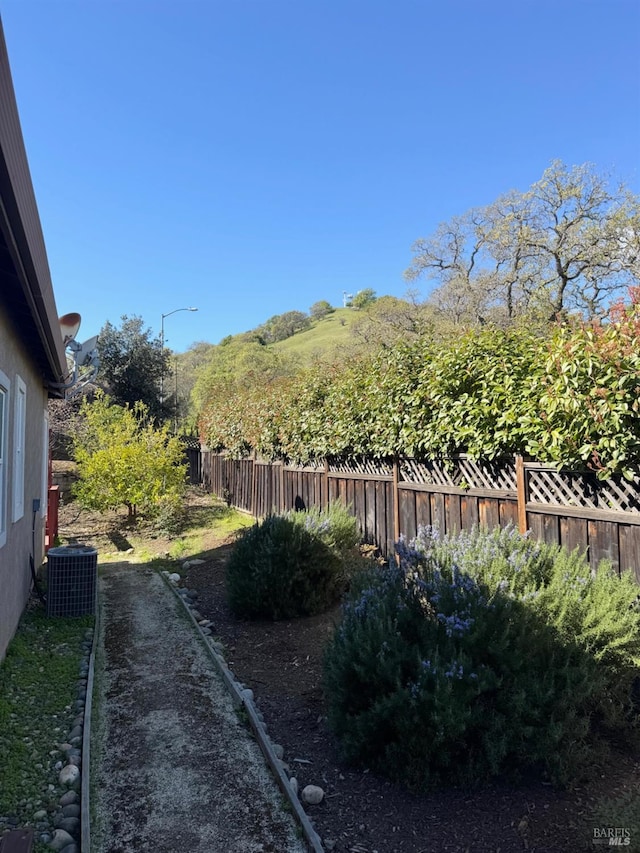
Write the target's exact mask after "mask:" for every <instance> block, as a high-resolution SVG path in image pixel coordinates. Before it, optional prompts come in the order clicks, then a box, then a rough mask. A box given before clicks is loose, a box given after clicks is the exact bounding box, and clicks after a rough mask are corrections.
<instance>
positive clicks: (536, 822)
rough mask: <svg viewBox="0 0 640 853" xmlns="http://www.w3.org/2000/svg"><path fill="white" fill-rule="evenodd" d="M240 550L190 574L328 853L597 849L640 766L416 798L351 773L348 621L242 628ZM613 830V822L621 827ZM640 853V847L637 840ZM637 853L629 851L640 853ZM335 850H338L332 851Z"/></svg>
mask: <svg viewBox="0 0 640 853" xmlns="http://www.w3.org/2000/svg"><path fill="white" fill-rule="evenodd" d="M230 547H231V545H230V544H228V543H227V544H224V545H222V546H220V547H219V548H217V549H216V550H215V551H214V552H213V558H212V559H209V560H208V561H207V562H206V563H204V564H201V565H198V566H194V567H192V568H190V569H189V570H188V573H187V574H186V577H185V579H184V583H185V585H186V586H187V587H188V588H190V589H194V590H197V592H198V594H199V605H198V609H199V610H200V612H201V613H202V615H203V616H204V617H206V618H208V619H210V620H211V621H212V622H213V624H214V627H213V633H214V635H215V636H216V637H219V638H220V639H221V641H222V642H223V644H224V646H225V657H226V659H227V663H228V664H229V666H230V668H231V669H232V671H233V672H234V673H235V675H236V677H237V678H239V679H240V680H241V681H242V682H244V683H245V684H246V685H247V686H249V687H251V688H252V689H253V691H254V693H255V696H256V701H257V705H258V707H259V708H260V710H261V711H262V712H263V714H264V717H265V721H266V724H267V726H268V729H269V732H270V734H271V736H272V738H273V739H274V740H275V741H276V742H278V743H280V744H282V745H283V747H284V749H285V761H287V762H288V763H289V764H290V766H291V768H292V769H293V768H295V774H296V776H297V778H298V781H299V783H300V787H301V788H302V787H303V786H304V785H307V784H316V785H320V786H321V787H322V788H323V789H324V790H325V792H326V796H325V799H324V801H323V802H322V803H321V804H320V805H318V806H308V807H307V811H308V813H309V815H310V817H311V818H312V819H313V821H314V824H315V826H316V829H317V831H318V832H319V834H320V836H321V838H322V839H323V840H324V842H325V844H326V845H327V848H328V849H335V850H337V851H340V853H343V851H344V852H345V853H346V851H349V853H376V851H377V853H432V851H452V852H453V851H459V852H460V853H462V851H469V853H476V851H477V853H480V851H487V852H488V851H491V853H511V851H514V852H515V851H522V850H528V851H539V852H540V853H542V851H545V853H556V851H558V853H559V851H568V850H569V851H579V850H594V849H597V848H596V847H595V845H594V843H593V836H594V827H595V826H596V825H597V824H596V819H595V816H594V809H595V806H596V804H597V802H598V800H599V799H600V798H602V797H607V796H610V795H612V794H613V793H614V792H616V791H621V790H627V789H628V788H629V787H630V786H631V787H635V786H637V780H638V778H640V777H639V776H638V770H640V756H637V755H629V754H626V753H625V751H624V750H622V749H621V750H618V751H617V752H616V753H615V754H614V755H613V756H612V757H611V759H610V760H609V761H607V762H606V764H604V765H602V766H598V767H595V766H594V768H593V774H592V775H593V778H592V779H590V780H589V782H588V783H586V784H584V785H581V786H578V787H575V788H574V789H572V790H571V791H558V790H556V789H554V788H553V787H551V786H550V785H548V784H545V783H544V782H543V781H541V780H539V779H532V780H527V781H526V782H523V783H522V784H521V785H520V786H518V787H515V786H514V785H513V784H507V783H506V782H496V783H494V784H492V785H489V786H486V787H483V788H482V789H481V790H461V789H458V788H455V789H452V788H447V789H442V790H438V791H437V792H431V793H428V794H423V795H417V794H413V793H410V792H408V791H407V790H405V789H404V788H402V787H400V786H398V785H394V784H392V783H390V782H389V781H387V780H385V779H383V778H379V777H377V776H375V775H373V774H372V773H369V772H367V771H366V770H365V771H364V772H363V771H362V770H361V769H354V768H351V767H347V766H345V764H344V763H343V762H342V761H341V759H340V756H339V750H338V744H337V742H336V740H335V738H334V737H333V735H332V733H331V731H330V729H329V728H328V726H327V722H326V708H325V703H324V698H323V691H322V656H323V650H324V647H325V644H326V641H327V638H328V637H329V635H330V633H331V632H332V631H333V630H334V626H335V624H336V622H337V620H338V619H339V616H340V613H339V609H338V608H336V609H335V610H333V611H331V612H329V613H326V614H323V615H321V616H315V617H311V618H305V619H297V620H292V621H288V622H276V623H274V622H262V621H260V622H243V621H238V620H236V619H235V618H234V617H233V616H232V614H231V613H230V611H229V609H228V607H227V603H226V597H225V587H224V578H225V563H226V559H227V556H228V554H229V551H230ZM612 820H613V816H612ZM635 841H636V842H639V843H640V838H639V839H635ZM633 842H634V839H632V846H631V847H627V848H626V849H627V850H630V849H638V848H635V845H634V844H633ZM334 844H335V846H333V845H334Z"/></svg>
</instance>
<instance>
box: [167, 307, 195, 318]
mask: <svg viewBox="0 0 640 853" xmlns="http://www.w3.org/2000/svg"><path fill="white" fill-rule="evenodd" d="M197 310H198V309H197V308H174V309H173V311H168V312H167V313H166V314H163V315H162V319H163V320H164V318H165V317H170V316H171V315H172V314H177V313H178V311H197Z"/></svg>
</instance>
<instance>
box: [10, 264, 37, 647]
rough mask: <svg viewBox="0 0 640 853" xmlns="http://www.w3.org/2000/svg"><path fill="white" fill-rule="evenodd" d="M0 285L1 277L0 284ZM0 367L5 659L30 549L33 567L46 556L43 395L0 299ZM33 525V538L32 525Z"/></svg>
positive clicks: (22, 598)
mask: <svg viewBox="0 0 640 853" xmlns="http://www.w3.org/2000/svg"><path fill="white" fill-rule="evenodd" d="M1 285H2V283H1V281H0V286H1ZM0 371H2V373H4V374H5V375H6V377H7V378H8V380H9V383H10V389H9V418H8V430H7V439H8V440H7V454H6V460H7V474H8V481H7V493H6V494H7V501H6V530H7V537H6V542H5V544H4V545H3V546H2V547H0V660H1V659H2V658H3V657H4V654H5V651H6V647H7V645H8V643H9V640H10V639H11V638H12V637H13V634H14V633H15V630H16V627H17V625H18V622H19V619H20V616H21V614H22V611H23V610H24V606H25V604H26V602H27V599H28V597H29V592H30V588H31V572H30V568H29V556H30V555H31V554H32V553H33V552H34V550H35V553H34V560H35V566H36V567H39V566H40V565H41V563H42V561H43V556H44V525H45V511H46V505H45V502H46V495H43V475H44V471H45V468H44V466H45V459H44V451H45V447H44V435H45V421H44V418H45V412H46V407H47V394H46V392H45V389H44V385H43V379H42V376H41V374H40V372H39V371H38V370H36V369H34V367H33V365H32V362H31V359H30V357H29V353H28V351H27V349H26V347H25V345H24V344H23V342H22V341H21V339H20V338H19V337H18V335H17V334H16V333H15V332H14V330H13V328H12V326H11V324H10V323H9V320H8V317H7V314H6V312H5V311H4V308H3V306H2V304H1V302H0ZM18 376H19V377H20V378H21V379H22V381H23V382H24V383H25V386H26V431H25V433H26V434H25V466H24V467H25V471H24V512H23V515H22V517H21V518H19V519H17V520H16V521H13V520H12V506H13V493H14V476H13V471H12V465H13V451H14V434H13V430H14V421H15V397H16V386H17V382H16V378H17V377H18ZM34 499H39V500H40V509H39V511H38V512H37V513H35V514H34V512H33V501H34ZM34 525H35V536H34V534H33V529H34Z"/></svg>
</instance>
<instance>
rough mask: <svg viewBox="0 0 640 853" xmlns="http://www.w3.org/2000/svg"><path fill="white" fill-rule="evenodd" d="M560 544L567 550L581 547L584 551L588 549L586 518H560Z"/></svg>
mask: <svg viewBox="0 0 640 853" xmlns="http://www.w3.org/2000/svg"><path fill="white" fill-rule="evenodd" d="M560 544H561V545H562V546H564V547H565V548H566V549H567V551H574V550H575V549H576V548H579V549H580V550H581V551H582V552H583V553H584V552H585V551H586V550H587V546H588V544H589V540H588V538H587V520H586V518H562V517H561V518H560Z"/></svg>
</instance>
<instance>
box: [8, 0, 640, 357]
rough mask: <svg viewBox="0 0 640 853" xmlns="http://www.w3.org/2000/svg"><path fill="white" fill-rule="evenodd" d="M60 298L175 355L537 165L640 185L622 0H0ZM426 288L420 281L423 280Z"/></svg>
mask: <svg viewBox="0 0 640 853" xmlns="http://www.w3.org/2000/svg"><path fill="white" fill-rule="evenodd" d="M0 14H1V15H2V21H3V26H4V31H5V38H6V41H7V47H8V51H9V58H10V61H11V66H12V71H13V78H14V86H15V90H16V95H17V99H18V107H19V110H20V116H21V120H22V127H23V133H24V137H25V144H26V148H27V154H28V157H29V162H30V166H31V172H32V179H33V183H34V187H35V192H36V198H37V200H38V205H39V209H40V216H41V220H42V225H43V231H44V235H45V242H46V244H47V251H48V255H49V264H50V267H51V273H52V278H53V284H54V290H55V293H56V300H57V305H58V310H59V313H60V314H63V313H67V312H69V311H78V312H79V313H80V314H81V315H82V318H83V321H82V328H81V331H80V334H79V337H80V339H84V338H88V337H90V336H91V335H93V334H96V333H97V332H98V331H99V330H100V328H101V327H102V325H103V324H104V323H105V321H107V320H109V321H110V322H112V323H114V324H115V325H119V322H120V317H121V316H122V315H123V314H127V315H129V316H133V315H138V316H141V317H142V318H143V320H144V322H145V325H146V326H149V327H151V329H152V330H153V332H154V334H159V331H160V324H161V315H162V314H166V313H168V312H170V311H173V310H174V309H177V308H182V307H187V306H196V307H197V308H198V312H197V313H188V312H177V313H176V314H175V315H173V316H171V317H168V318H167V319H166V320H165V335H166V341H167V345H168V346H169V347H171V348H172V349H174V350H175V351H179V352H182V351H184V350H185V349H187V348H188V347H189V346H190V345H191V344H192V343H194V342H195V341H209V342H211V343H217V342H218V341H219V340H220V339H221V338H222V337H224V336H225V335H227V334H235V333H238V332H241V331H246V330H247V329H250V328H253V327H255V326H256V325H258V324H259V323H261V322H263V321H264V320H266V319H268V318H269V317H270V316H272V315H273V314H280V313H283V312H284V311H290V310H300V311H308V309H309V307H310V306H311V305H312V304H313V303H314V302H316V301H317V300H319V299H327V300H329V302H331V303H332V304H334V305H339V304H341V302H342V294H343V292H344V291H345V290H346V291H348V292H351V293H355V292H356V291H358V290H360V289H362V288H366V287H371V288H373V289H374V290H375V291H376V292H377V293H378V295H383V294H394V295H397V296H402V295H404V294H405V293H406V290H407V285H406V283H405V281H404V279H403V272H404V270H405V269H406V268H407V267H408V266H409V264H410V262H411V257H412V255H411V245H412V243H413V241H414V240H416V239H417V238H419V237H425V236H428V235H429V234H430V233H431V232H433V231H434V230H435V228H436V227H437V225H438V223H439V222H442V221H444V220H446V219H448V218H450V217H451V216H453V215H456V214H461V213H463V212H465V211H466V210H468V209H469V208H470V207H474V206H478V205H483V204H487V203H489V202H491V201H493V200H494V199H495V198H496V197H497V196H498V195H500V194H501V193H503V192H506V191H507V190H510V189H513V188H517V189H522V190H525V189H526V188H527V187H529V186H530V185H531V184H532V183H533V182H534V181H536V180H537V179H539V178H540V176H541V175H542V172H543V171H544V169H545V168H546V167H547V166H548V165H549V164H550V162H551V161H552V160H553V159H556V158H558V159H561V160H563V161H564V162H565V163H567V164H568V165H573V164H578V163H584V162H591V163H594V164H595V166H596V167H597V168H598V169H599V170H601V171H608V170H612V171H613V172H614V174H615V175H616V176H617V177H618V178H621V179H623V180H624V181H625V182H626V183H627V184H628V185H629V186H630V187H631V189H633V190H634V191H635V192H640V173H639V168H638V167H639V154H640V2H639V0H579V2H578V0H517V2H514V0H483V1H482V2H480V0H440V2H429V0H384V2H381V0H362V2H361V0H322V2H320V0H226V2H219V0H168V1H167V0H0ZM426 294H427V284H426V283H425V284H424V286H423V287H422V296H426Z"/></svg>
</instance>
